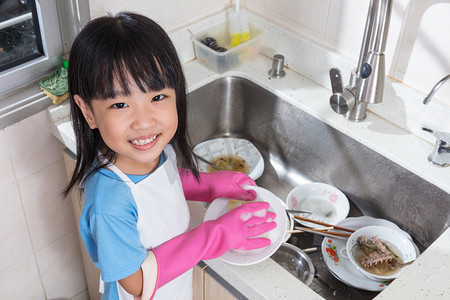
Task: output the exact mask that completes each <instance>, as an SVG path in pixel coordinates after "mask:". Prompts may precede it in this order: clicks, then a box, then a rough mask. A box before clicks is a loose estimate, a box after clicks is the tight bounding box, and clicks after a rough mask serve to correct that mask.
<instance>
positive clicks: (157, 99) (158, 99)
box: [152, 95, 166, 102]
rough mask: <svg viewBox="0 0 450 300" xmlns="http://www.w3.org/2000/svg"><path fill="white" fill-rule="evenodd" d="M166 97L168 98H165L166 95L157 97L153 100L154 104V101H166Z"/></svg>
mask: <svg viewBox="0 0 450 300" xmlns="http://www.w3.org/2000/svg"><path fill="white" fill-rule="evenodd" d="M165 97H166V96H164V95H158V96H155V97H153V98H152V102H153V101H160V100H162V99H164V98H165Z"/></svg>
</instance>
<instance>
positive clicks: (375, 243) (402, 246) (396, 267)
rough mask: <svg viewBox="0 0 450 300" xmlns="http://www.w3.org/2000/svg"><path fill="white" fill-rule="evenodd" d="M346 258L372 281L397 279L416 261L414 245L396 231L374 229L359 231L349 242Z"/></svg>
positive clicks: (388, 228) (375, 227) (384, 227)
mask: <svg viewBox="0 0 450 300" xmlns="http://www.w3.org/2000/svg"><path fill="white" fill-rule="evenodd" d="M346 249H347V255H348V256H349V259H350V261H351V262H352V263H353V265H354V266H355V268H356V269H358V270H359V271H360V272H361V273H362V274H363V275H365V276H367V277H369V278H370V279H373V280H377V281H382V280H390V279H395V278H397V277H398V276H399V275H400V274H401V273H402V272H403V271H404V270H405V269H406V268H407V266H402V264H406V263H409V262H411V261H414V260H415V259H416V257H417V255H416V251H415V249H414V246H413V242H412V241H411V240H410V239H409V238H407V237H406V236H404V235H403V234H401V233H400V232H399V231H397V230H396V229H394V228H391V227H386V226H380V225H373V226H366V227H363V228H360V229H358V230H356V231H355V232H354V233H352V235H351V236H350V237H349V239H348V240H347V247H346Z"/></svg>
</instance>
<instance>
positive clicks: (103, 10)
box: [89, 0, 148, 19]
mask: <svg viewBox="0 0 450 300" xmlns="http://www.w3.org/2000/svg"><path fill="white" fill-rule="evenodd" d="M147 2H148V1H142V0H128V1H122V0H95V1H89V10H90V13H91V18H92V19H94V18H98V17H100V16H104V15H105V14H107V13H110V14H112V15H115V14H117V13H118V12H121V11H130V12H139V13H141V14H144V13H145V12H146V11H147V6H148V3H147Z"/></svg>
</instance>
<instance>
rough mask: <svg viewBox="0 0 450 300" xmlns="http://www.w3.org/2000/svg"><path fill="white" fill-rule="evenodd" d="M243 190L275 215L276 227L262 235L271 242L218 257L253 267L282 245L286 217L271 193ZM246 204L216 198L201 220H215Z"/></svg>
mask: <svg viewBox="0 0 450 300" xmlns="http://www.w3.org/2000/svg"><path fill="white" fill-rule="evenodd" d="M244 188H245V189H248V190H254V191H255V192H256V194H257V196H256V198H255V200H253V201H264V202H268V203H269V204H270V208H269V211H272V212H274V213H276V215H277V216H276V218H275V220H274V221H275V222H276V223H277V227H276V228H274V229H272V230H271V231H269V232H267V233H265V234H264V235H263V236H264V237H266V238H269V239H270V240H271V244H270V245H269V246H267V247H264V248H260V249H254V250H247V251H245V250H239V249H230V250H229V251H227V252H226V253H225V254H223V255H222V256H221V257H220V259H221V260H222V261H224V262H226V263H229V264H232V265H240V266H246V265H253V264H256V263H259V262H261V261H263V260H265V259H267V258H269V257H270V256H271V255H272V254H273V253H275V251H277V250H278V248H279V247H280V245H281V244H282V243H283V241H284V238H285V235H286V230H287V215H286V211H285V207H284V202H283V201H282V200H281V199H280V198H278V197H277V196H275V195H274V194H273V193H272V192H270V191H268V190H266V189H264V188H261V187H258V186H245V187H244ZM247 202H248V201H241V200H237V199H228V198H217V199H216V200H214V201H213V202H212V203H211V204H210V205H209V207H208V209H207V210H206V213H205V216H204V218H203V220H204V221H209V220H215V219H217V218H219V217H220V216H222V215H223V214H225V213H227V212H229V211H230V210H231V209H233V208H236V207H237V206H239V205H243V204H245V203H247Z"/></svg>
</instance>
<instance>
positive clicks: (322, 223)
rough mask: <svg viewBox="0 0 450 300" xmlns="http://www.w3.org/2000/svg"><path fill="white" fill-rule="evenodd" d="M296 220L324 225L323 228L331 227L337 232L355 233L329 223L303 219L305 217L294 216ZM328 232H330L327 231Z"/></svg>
mask: <svg viewBox="0 0 450 300" xmlns="http://www.w3.org/2000/svg"><path fill="white" fill-rule="evenodd" d="M294 218H296V219H299V220H302V221H306V222H311V223H315V224H319V225H322V226H327V227H329V226H331V227H334V229H337V230H342V231H347V232H352V233H353V232H355V231H354V230H352V229H348V228H344V227H339V226H336V225H332V224H328V223H324V222H320V221H316V220H312V219H308V218H303V217H299V216H294ZM327 232H329V231H327ZM335 233H337V232H335Z"/></svg>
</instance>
